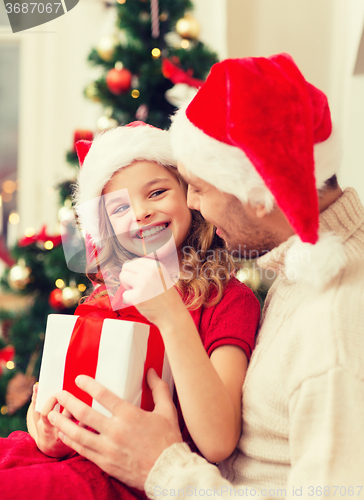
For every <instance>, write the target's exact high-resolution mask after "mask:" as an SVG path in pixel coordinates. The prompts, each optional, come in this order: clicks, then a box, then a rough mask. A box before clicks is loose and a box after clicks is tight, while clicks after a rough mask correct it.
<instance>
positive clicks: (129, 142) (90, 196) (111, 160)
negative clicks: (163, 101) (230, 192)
mask: <svg viewBox="0 0 364 500" xmlns="http://www.w3.org/2000/svg"><path fill="white" fill-rule="evenodd" d="M76 151H77V154H78V157H79V160H80V165H81V169H80V172H79V174H78V178H77V183H76V189H75V194H74V201H75V205H76V211H77V214H78V216H79V220H80V224H81V227H82V229H84V231H85V232H86V233H87V234H89V235H90V236H91V239H92V242H93V243H94V244H96V245H97V243H98V241H99V239H100V233H99V201H100V196H101V194H102V191H103V189H104V187H105V186H106V184H107V183H108V181H109V180H110V179H111V177H112V176H113V175H114V173H115V172H117V171H118V170H120V169H121V168H124V167H127V166H129V165H131V164H132V163H133V162H135V161H138V160H140V161H141V160H147V161H153V162H156V163H159V164H160V165H172V166H176V161H175V159H174V157H173V154H172V149H171V145H170V138H169V134H168V132H166V131H164V130H161V129H159V128H156V127H152V126H151V125H147V124H145V123H144V122H132V123H130V124H129V125H126V126H122V127H117V128H115V129H112V130H107V131H106V132H103V133H101V134H100V135H98V136H96V138H95V139H94V140H93V141H92V142H91V141H78V142H77V143H76Z"/></svg>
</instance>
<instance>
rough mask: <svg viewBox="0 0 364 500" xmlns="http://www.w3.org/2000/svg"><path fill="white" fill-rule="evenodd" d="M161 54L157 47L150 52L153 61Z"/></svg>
mask: <svg viewBox="0 0 364 500" xmlns="http://www.w3.org/2000/svg"><path fill="white" fill-rule="evenodd" d="M161 54H162V52H161V51H160V49H158V48H157V47H155V48H154V49H153V50H152V56H153V57H154V59H158V58H159V57H160V56H161Z"/></svg>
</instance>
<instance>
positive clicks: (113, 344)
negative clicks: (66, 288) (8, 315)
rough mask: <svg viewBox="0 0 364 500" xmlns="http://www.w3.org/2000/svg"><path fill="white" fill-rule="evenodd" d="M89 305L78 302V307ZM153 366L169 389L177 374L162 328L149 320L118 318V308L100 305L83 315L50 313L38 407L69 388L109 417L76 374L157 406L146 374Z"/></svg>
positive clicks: (142, 404) (134, 400)
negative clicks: (79, 383)
mask: <svg viewBox="0 0 364 500" xmlns="http://www.w3.org/2000/svg"><path fill="white" fill-rule="evenodd" d="M82 308H83V309H86V311H88V310H91V311H92V309H89V308H88V307H87V306H79V308H78V309H77V310H76V313H77V312H78V310H80V309H81V310H83V309H82ZM132 318H133V315H132ZM151 367H152V368H154V369H155V370H156V372H157V373H158V375H159V376H161V377H162V379H163V380H165V381H166V382H167V383H168V385H169V387H170V391H171V394H172V393H173V379H172V373H171V369H170V366H169V363H168V359H167V356H166V354H165V351H164V344H163V340H162V337H161V335H160V333H159V330H158V329H157V328H156V327H155V326H154V325H150V324H145V322H138V321H132V320H124V319H120V318H119V317H118V316H117V314H116V313H113V312H105V311H100V310H97V311H96V312H95V311H93V312H91V313H89V314H86V315H85V316H78V315H74V316H71V315H65V314H51V315H49V316H48V321H47V329H46V335H45V342H44V349H43V357H42V364H41V371H40V377H39V388H38V395H37V402H36V407H35V410H36V411H40V410H41V409H42V407H43V405H44V403H45V402H46V401H47V399H48V398H49V397H51V396H52V395H54V394H55V393H56V392H58V391H61V390H62V389H64V390H68V391H69V392H71V393H72V394H74V395H75V396H76V397H77V398H78V399H81V400H82V401H84V402H85V403H87V404H88V405H90V406H92V407H93V408H94V409H96V410H97V411H99V412H100V413H102V414H103V415H105V416H111V414H110V412H109V411H108V410H107V409H106V408H104V407H103V406H102V405H101V404H100V403H98V402H97V401H95V400H93V399H92V398H91V396H90V395H88V394H87V393H85V392H84V391H82V390H81V389H80V388H79V387H77V386H76V384H75V383H74V380H75V378H76V376H77V375H80V374H86V375H89V376H91V377H93V378H95V379H96V380H97V381H98V382H100V383H101V384H102V385H104V386H105V387H107V388H108V389H110V390H111V391H112V392H113V393H114V394H116V395H117V396H119V397H121V398H122V399H125V400H126V401H129V402H130V403H132V404H135V405H137V406H140V407H141V408H143V409H145V410H152V409H153V406H154V405H153V399H152V396H151V390H150V389H149V387H148V386H147V384H146V380H145V375H146V371H147V369H149V368H151Z"/></svg>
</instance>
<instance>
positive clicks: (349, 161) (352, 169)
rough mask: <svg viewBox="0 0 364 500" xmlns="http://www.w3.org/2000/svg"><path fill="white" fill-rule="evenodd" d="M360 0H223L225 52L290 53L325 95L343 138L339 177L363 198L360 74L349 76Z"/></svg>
mask: <svg viewBox="0 0 364 500" xmlns="http://www.w3.org/2000/svg"><path fill="white" fill-rule="evenodd" d="M363 19H364V3H363V1H362V0H320V1H317V0H294V1H293V0H274V1H272V0H227V43H228V56H229V57H248V56H253V57H256V56H268V55H271V54H275V53H278V52H288V53H290V54H291V55H292V56H293V58H294V59H295V61H296V62H297V64H298V66H299V67H300V69H301V71H302V72H303V74H304V75H305V77H306V78H307V79H308V80H309V81H310V82H312V83H313V84H314V85H316V86H318V87H319V88H321V89H322V90H323V91H324V92H325V93H326V94H327V95H328V98H329V102H330V108H331V111H332V116H333V120H334V122H335V124H336V125H337V126H338V127H339V130H340V132H341V135H342V138H343V159H342V167H341V171H340V173H339V181H340V183H341V184H342V185H343V186H347V185H355V187H356V188H357V189H358V191H359V194H360V196H361V197H362V199H363V200H364V169H363V167H362V165H363V164H364V144H363V142H364V141H363V140H362V138H363V136H364V80H363V78H364V77H363V76H355V77H353V76H352V72H353V67H354V60H355V55H356V51H357V48H358V43H359V39H360V35H361V32H362V29H363Z"/></svg>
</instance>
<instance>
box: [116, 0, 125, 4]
mask: <svg viewBox="0 0 364 500" xmlns="http://www.w3.org/2000/svg"><path fill="white" fill-rule="evenodd" d="M117 2H118V3H120V4H121V5H123V4H124V3H125V2H126V0H117Z"/></svg>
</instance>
